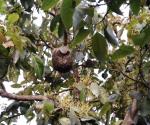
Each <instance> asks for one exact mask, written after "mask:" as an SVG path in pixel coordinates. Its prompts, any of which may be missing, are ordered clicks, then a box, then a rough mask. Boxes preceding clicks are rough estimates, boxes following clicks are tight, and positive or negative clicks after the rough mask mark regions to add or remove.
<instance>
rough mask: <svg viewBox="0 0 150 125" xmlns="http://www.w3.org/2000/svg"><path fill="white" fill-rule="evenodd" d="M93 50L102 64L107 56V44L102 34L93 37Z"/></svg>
mask: <svg viewBox="0 0 150 125" xmlns="http://www.w3.org/2000/svg"><path fill="white" fill-rule="evenodd" d="M92 48H93V52H94V54H95V56H96V58H97V59H98V60H99V61H100V62H102V61H104V60H105V59H106V56H107V49H108V48H107V43H106V39H105V38H104V37H103V36H102V35H101V34H100V33H96V34H95V35H94V36H93V37H92Z"/></svg>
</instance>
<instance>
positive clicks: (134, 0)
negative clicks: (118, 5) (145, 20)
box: [130, 0, 140, 15]
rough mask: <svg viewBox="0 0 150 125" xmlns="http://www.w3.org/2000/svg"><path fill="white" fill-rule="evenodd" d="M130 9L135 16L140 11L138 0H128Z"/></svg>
mask: <svg viewBox="0 0 150 125" xmlns="http://www.w3.org/2000/svg"><path fill="white" fill-rule="evenodd" d="M130 8H131V11H132V12H133V14H135V15H137V14H138V13H139V11H140V0H130Z"/></svg>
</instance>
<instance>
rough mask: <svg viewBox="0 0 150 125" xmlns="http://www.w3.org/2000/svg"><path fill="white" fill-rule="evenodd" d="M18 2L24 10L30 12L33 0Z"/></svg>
mask: <svg viewBox="0 0 150 125" xmlns="http://www.w3.org/2000/svg"><path fill="white" fill-rule="evenodd" d="M20 2H21V4H22V6H23V7H24V9H25V10H26V11H28V12H31V8H32V6H33V4H34V0H20Z"/></svg>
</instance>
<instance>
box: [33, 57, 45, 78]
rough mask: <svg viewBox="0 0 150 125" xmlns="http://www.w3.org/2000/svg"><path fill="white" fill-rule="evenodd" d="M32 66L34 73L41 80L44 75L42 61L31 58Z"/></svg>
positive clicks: (37, 58)
mask: <svg viewBox="0 0 150 125" xmlns="http://www.w3.org/2000/svg"><path fill="white" fill-rule="evenodd" d="M32 66H33V68H34V72H35V74H36V76H37V77H38V78H42V76H43V73H44V64H43V61H42V60H41V59H40V58H39V57H38V56H37V55H33V56H32Z"/></svg>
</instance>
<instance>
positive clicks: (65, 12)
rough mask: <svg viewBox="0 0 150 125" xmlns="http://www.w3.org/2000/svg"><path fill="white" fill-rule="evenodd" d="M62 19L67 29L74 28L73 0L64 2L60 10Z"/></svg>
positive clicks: (64, 0)
mask: <svg viewBox="0 0 150 125" xmlns="http://www.w3.org/2000/svg"><path fill="white" fill-rule="evenodd" d="M60 14H61V19H62V22H63V24H64V25H65V27H66V28H67V29H69V28H70V27H71V26H72V15H73V7H72V0H63V3H62V6H61V9H60Z"/></svg>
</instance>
